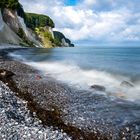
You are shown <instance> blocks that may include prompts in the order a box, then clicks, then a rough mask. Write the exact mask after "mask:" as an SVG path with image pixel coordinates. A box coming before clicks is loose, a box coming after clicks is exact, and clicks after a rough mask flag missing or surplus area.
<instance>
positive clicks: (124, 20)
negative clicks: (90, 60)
mask: <svg viewBox="0 0 140 140" xmlns="http://www.w3.org/2000/svg"><path fill="white" fill-rule="evenodd" d="M20 2H21V4H22V5H23V7H24V9H25V11H28V12H34V13H40V14H47V15H49V16H50V17H51V18H52V19H53V20H54V22H55V25H56V26H55V29H54V30H59V31H61V32H63V33H64V34H65V35H66V36H67V37H68V38H70V39H71V40H72V41H73V42H74V43H75V44H79V45H82V44H91V45H93V44H132V45H133V44H134V45H140V0H28V1H27V0H20Z"/></svg>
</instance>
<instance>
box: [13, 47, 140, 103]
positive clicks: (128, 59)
mask: <svg viewBox="0 0 140 140" xmlns="http://www.w3.org/2000/svg"><path fill="white" fill-rule="evenodd" d="M10 55H11V56H13V57H14V58H17V59H20V60H22V61H24V62H25V63H27V64H29V65H32V66H34V67H35V68H37V69H39V70H41V71H42V72H44V73H45V74H49V75H51V76H52V77H54V78H56V79H57V80H60V81H62V82H64V83H67V84H69V85H71V86H74V87H76V88H79V89H84V90H85V89H86V90H90V91H91V90H93V89H92V88H91V86H92V85H100V86H104V87H105V92H99V91H97V92H98V94H103V95H105V96H109V97H112V98H113V97H114V98H122V99H124V100H129V101H132V102H135V103H140V47H94V46H92V47H88V46H85V47H74V48H52V49H40V48H34V49H22V50H17V51H14V52H13V53H11V54H10ZM122 82H123V83H125V84H121V83H122ZM126 82H127V83H129V84H131V85H132V86H129V85H128V84H127V83H126ZM97 92H96V93H97Z"/></svg>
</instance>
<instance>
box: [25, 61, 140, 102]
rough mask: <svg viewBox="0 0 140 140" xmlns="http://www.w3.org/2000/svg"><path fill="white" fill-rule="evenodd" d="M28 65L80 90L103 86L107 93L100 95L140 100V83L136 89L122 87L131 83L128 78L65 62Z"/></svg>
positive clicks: (135, 84)
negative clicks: (125, 83) (126, 82)
mask: <svg viewBox="0 0 140 140" xmlns="http://www.w3.org/2000/svg"><path fill="white" fill-rule="evenodd" d="M27 64H29V65H31V66H33V67H35V68H37V69H39V70H41V71H43V72H44V73H45V74H51V76H52V77H54V78H56V79H57V80H60V81H62V82H65V83H68V84H70V85H72V86H75V87H77V88H80V89H86V90H93V89H91V86H92V85H101V86H104V87H105V89H106V91H105V92H98V93H99V94H104V95H109V96H114V97H119V98H123V99H127V100H131V101H136V100H140V81H137V82H136V83H132V84H133V85H134V87H128V86H121V83H122V82H123V81H128V82H130V83H131V80H130V78H129V77H126V76H122V75H119V74H115V75H113V74H111V73H109V72H106V71H99V70H95V69H92V70H83V69H81V68H80V67H79V66H77V65H76V64H71V65H70V64H67V63H65V62H61V63H60V62H37V63H36V62H28V63H27ZM96 93H97V92H96Z"/></svg>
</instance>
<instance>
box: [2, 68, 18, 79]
mask: <svg viewBox="0 0 140 140" xmlns="http://www.w3.org/2000/svg"><path fill="white" fill-rule="evenodd" d="M14 75H15V74H14V73H13V72H11V71H8V70H5V69H0V79H4V78H11V77H12V76H14Z"/></svg>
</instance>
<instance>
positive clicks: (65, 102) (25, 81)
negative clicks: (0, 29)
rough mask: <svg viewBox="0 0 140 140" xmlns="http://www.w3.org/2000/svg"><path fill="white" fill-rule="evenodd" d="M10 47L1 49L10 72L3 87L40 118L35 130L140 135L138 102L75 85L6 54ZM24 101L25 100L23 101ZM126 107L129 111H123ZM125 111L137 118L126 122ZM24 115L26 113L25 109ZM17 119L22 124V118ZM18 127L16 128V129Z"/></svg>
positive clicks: (88, 139)
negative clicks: (76, 87)
mask: <svg viewBox="0 0 140 140" xmlns="http://www.w3.org/2000/svg"><path fill="white" fill-rule="evenodd" d="M11 51H13V50H0V70H4V71H7V72H11V74H10V75H9V76H7V77H3V78H1V79H0V80H1V81H2V82H1V83H0V84H1V88H2V90H4V91H6V90H7V88H9V89H8V92H9V94H10V96H12V94H13V97H12V98H16V100H17V101H18V100H21V104H22V106H26V107H27V109H25V112H26V111H27V112H29V113H27V115H28V116H30V117H31V118H35V120H36V119H37V122H39V124H38V125H37V130H36V131H35V132H38V129H40V127H41V132H42V133H43V134H46V135H47V132H48V130H49V131H50V133H51V132H52V137H53V136H54V138H52V139H59V137H60V139H74V140H79V139H85V140H94V139H95V140H97V139H102V140H105V139H108V140H110V139H136V140H137V139H139V138H140V131H139V130H140V129H139V128H140V121H139V119H140V118H139V116H137V114H138V113H140V112H139V105H137V104H134V103H131V102H129V101H124V100H122V99H118V102H117V103H116V101H114V100H110V99H107V98H106V97H104V96H103V95H96V94H92V93H90V92H87V91H86V90H83V89H82V90H78V89H75V88H74V87H72V86H69V85H68V84H65V83H63V82H61V81H58V80H56V79H55V78H54V77H51V76H50V75H45V74H44V73H43V72H42V71H39V70H37V69H35V68H33V67H31V66H29V65H26V64H23V63H21V62H20V61H16V60H13V59H12V58H11V57H9V56H8V55H6V53H7V52H11ZM3 87H4V88H3ZM5 89H6V90H5ZM79 94H80V95H81V96H80V97H79ZM87 94H88V96H87ZM3 96H4V95H3ZM10 99H11V98H9V99H8V100H10ZM90 100H92V102H93V104H94V105H95V106H94V105H93V104H92V107H90V108H89V110H90V113H91V114H89V112H88V111H89V110H88V107H89V104H87V102H89V101H90ZM23 101H24V102H26V104H23V103H22V102H23ZM86 104H87V105H86ZM122 106H123V107H122ZM128 106H129V107H131V108H134V106H135V109H134V110H135V111H136V112H137V114H136V115H135V116H134V114H131V111H130V110H127V107H128ZM19 108H20V107H19ZM118 108H119V109H120V110H118ZM100 109H101V110H100ZM87 110H88V111H87ZM115 110H118V111H115ZM126 110H127V111H126ZM86 111H87V112H86ZM124 111H126V112H125V113H124ZM34 114H35V117H34ZM88 115H89V116H88ZM123 115H124V116H125V115H126V116H129V118H131V119H130V120H133V119H134V121H129V120H128V122H126V123H122V122H124V121H123V120H122V118H123ZM22 116H24V112H23V115H22ZM121 116H122V117H121ZM99 117H100V118H99ZM12 119H14V120H15V121H16V122H17V121H19V120H20V117H19V118H18V120H16V119H17V117H15V118H12ZM18 123H19V125H21V124H20V122H18ZM34 123H36V121H33V123H32V122H29V124H30V125H31V127H32V126H33V125H34ZM18 127H19V126H17V127H16V128H15V131H16V130H17V129H18ZM46 127H47V128H46ZM1 128H3V127H1ZM50 128H51V129H50ZM23 129H24V128H23ZM0 132H1V131H0ZM29 132H30V131H29ZM56 133H57V134H58V135H56ZM25 135H26V134H25ZM38 135H39V134H38ZM40 136H41V135H40ZM5 138H6V134H5ZM29 138H30V137H29ZM38 139H39V138H38ZM42 139H44V138H42ZM48 139H49V138H48ZM50 139H51V138H50Z"/></svg>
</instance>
